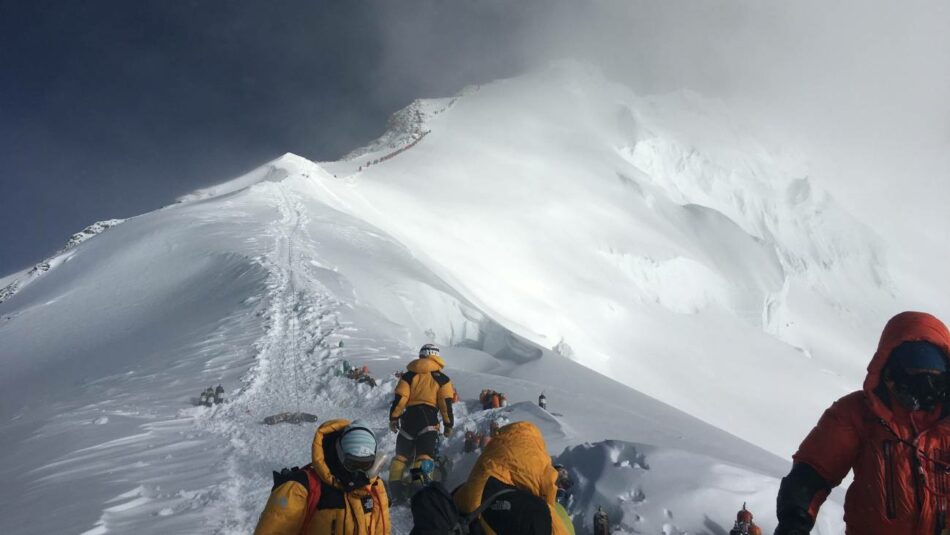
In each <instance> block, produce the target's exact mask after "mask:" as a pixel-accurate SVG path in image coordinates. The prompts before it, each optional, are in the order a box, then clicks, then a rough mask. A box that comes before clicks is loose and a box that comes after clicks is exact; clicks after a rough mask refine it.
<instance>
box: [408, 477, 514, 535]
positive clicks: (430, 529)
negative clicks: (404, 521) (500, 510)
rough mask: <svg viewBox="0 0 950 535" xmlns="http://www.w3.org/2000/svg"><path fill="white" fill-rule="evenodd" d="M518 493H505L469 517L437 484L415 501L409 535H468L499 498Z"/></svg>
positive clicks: (489, 500)
mask: <svg viewBox="0 0 950 535" xmlns="http://www.w3.org/2000/svg"><path fill="white" fill-rule="evenodd" d="M514 491H515V489H503V490H500V491H498V492H496V493H495V494H492V495H491V496H489V498H488V499H487V500H484V501H483V502H482V504H481V505H479V506H478V509H475V510H474V511H472V512H471V513H469V514H467V515H463V514H462V513H461V512H459V510H458V507H456V506H455V501H454V500H453V499H452V495H451V494H449V491H447V490H445V487H443V486H442V484H441V483H439V482H438V481H434V482H432V483H430V484H429V485H426V486H425V487H423V488H422V489H421V490H419V492H416V493H415V495H413V497H412V502H411V508H412V525H413V527H412V531H410V532H409V535H468V534H469V533H471V526H472V523H473V522H475V521H476V520H478V517H479V516H481V514H482V513H484V512H485V510H486V509H488V508H489V507H490V506H491V504H492V503H494V502H495V500H497V499H498V498H499V497H501V496H502V495H504V494H508V493H510V492H514Z"/></svg>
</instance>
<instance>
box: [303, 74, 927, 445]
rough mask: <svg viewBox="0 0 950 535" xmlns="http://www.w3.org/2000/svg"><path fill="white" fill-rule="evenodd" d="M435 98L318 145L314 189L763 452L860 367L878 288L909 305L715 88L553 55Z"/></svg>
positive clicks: (881, 261) (511, 315)
mask: <svg viewBox="0 0 950 535" xmlns="http://www.w3.org/2000/svg"><path fill="white" fill-rule="evenodd" d="M446 106H449V103H446V102H445V101H442V100H439V101H433V102H431V103H427V102H421V103H417V104H416V105H414V107H413V109H414V110H417V112H418V113H414V114H413V117H415V118H416V119H417V120H418V121H419V122H420V124H419V125H418V126H416V127H415V129H416V130H417V131H425V132H428V133H427V135H426V137H425V138H424V139H423V140H422V141H421V142H419V143H418V144H417V145H415V146H414V147H412V148H411V149H410V150H407V151H405V152H403V153H402V154H400V155H399V156H398V157H396V158H393V159H390V160H387V161H385V162H383V163H380V164H376V165H370V166H368V167H367V165H366V160H368V159H370V158H373V159H375V158H376V157H377V155H376V154H371V155H368V156H365V155H364V156H363V157H361V158H357V159H356V160H349V161H343V162H335V163H327V164H321V166H322V167H323V168H325V169H326V170H327V171H328V172H329V173H330V174H331V175H336V176H338V177H342V176H346V177H347V178H346V179H345V180H340V179H336V180H332V179H331V178H330V177H329V176H328V175H327V174H325V173H319V172H314V173H313V177H314V179H315V182H316V184H315V186H314V190H315V191H318V192H319V191H323V192H324V193H322V194H323V195H325V196H326V198H328V199H331V200H333V201H336V202H337V204H336V206H339V207H340V209H341V210H345V211H347V212H349V213H352V214H355V215H358V216H359V217H361V218H364V219H366V220H368V221H371V222H373V223H374V224H375V225H377V226H379V227H381V228H384V229H386V230H387V231H389V232H390V233H391V234H392V235H394V236H396V237H397V238H398V239H399V240H400V241H401V242H402V243H404V244H406V245H407V246H408V247H409V248H410V249H412V250H413V252H414V253H415V254H417V255H419V256H420V257H424V258H426V259H427V260H428V262H429V263H430V264H431V265H432V266H434V267H435V269H436V270H437V272H438V273H439V274H440V275H442V276H443V277H444V278H445V279H446V280H450V281H453V284H454V285H455V286H456V287H457V288H459V290H460V291H462V292H463V293H464V294H465V295H466V296H467V297H469V298H470V299H472V301H473V302H475V303H478V304H479V305H480V306H481V307H482V308H483V309H485V310H489V311H491V313H492V314H493V315H494V317H496V318H497V319H499V321H501V322H502V323H503V324H504V325H506V326H507V327H509V328H511V329H513V330H514V331H515V332H517V333H518V334H520V335H522V336H525V337H526V338H528V339H530V340H532V341H534V342H536V343H538V344H539V345H542V346H544V347H555V346H557V345H560V347H569V348H570V353H571V354H572V355H573V358H574V359H576V360H577V361H578V362H580V363H582V364H584V365H585V366H588V367H591V368H593V369H595V370H597V371H600V372H602V373H604V374H606V375H608V376H610V377H612V378H614V379H616V380H618V381H620V382H623V383H625V384H627V385H630V386H632V387H634V388H636V389H637V390H639V391H641V392H644V393H647V394H649V395H651V396H653V397H655V398H657V399H659V400H661V401H664V402H666V403H669V404H671V405H673V406H675V407H677V408H680V409H682V410H684V411H686V412H688V413H689V414H692V415H695V416H697V417H699V418H701V419H703V420H705V421H707V422H709V423H712V424H713V425H715V426H717V427H720V428H722V429H725V430H727V431H729V432H731V433H734V434H736V435H738V436H742V437H743V438H745V439H747V440H750V441H752V442H754V443H756V444H758V445H760V446H763V447H765V448H767V449H769V450H770V451H772V452H775V453H777V454H780V455H783V456H785V455H788V454H790V453H791V452H792V451H793V449H794V448H795V447H796V446H797V444H798V441H799V440H800V439H801V437H802V436H804V433H806V432H807V430H808V429H809V428H810V426H811V425H812V424H813V423H814V420H815V418H816V417H817V415H818V414H820V411H821V410H822V409H823V408H824V407H826V406H827V405H828V404H829V403H830V401H831V400H833V399H836V398H837V397H839V396H840V395H842V394H844V393H846V392H848V391H851V390H853V389H855V388H856V387H857V386H858V385H859V384H860V380H861V378H862V376H863V370H864V368H865V366H866V364H867V361H868V356H869V355H870V354H871V352H872V351H873V346H874V344H875V343H876V337H877V334H878V332H879V329H880V328H881V326H882V325H883V323H884V321H886V319H887V318H888V317H890V315H892V314H893V313H894V312H896V311H899V310H900V305H901V303H899V302H898V300H897V298H896V297H895V295H900V296H901V297H902V298H905V299H906V300H907V302H909V303H913V304H915V305H920V303H919V302H917V301H914V298H915V297H916V296H908V295H907V294H906V293H903V292H898V290H897V289H896V288H895V287H894V283H893V282H892V281H891V278H890V276H889V271H888V265H887V261H886V252H887V250H886V248H885V247H884V245H883V244H882V243H880V242H879V240H878V239H877V237H876V236H875V235H874V234H873V233H872V232H871V231H870V230H868V228H867V227H866V226H865V225H864V224H863V223H862V222H860V221H857V220H855V219H854V218H852V217H851V216H849V214H848V213H846V212H845V211H844V210H843V209H841V208H840V207H839V206H838V204H837V203H836V202H835V200H834V199H833V198H831V197H830V196H829V195H828V194H827V193H825V192H824V191H823V189H822V188H821V185H820V184H816V183H814V182H813V181H812V180H811V179H810V178H809V175H808V171H807V165H806V163H803V161H802V159H801V158H797V157H795V156H794V154H789V151H787V150H779V149H774V150H771V151H770V150H769V149H768V148H767V147H764V146H762V145H760V144H759V143H757V142H756V141H755V140H754V139H750V138H749V137H747V136H746V135H744V134H743V127H742V126H741V125H738V124H734V122H733V120H732V118H731V117H730V116H729V115H728V113H727V111H726V110H725V109H724V108H723V106H722V105H719V104H717V103H716V102H709V101H705V100H703V99H702V98H701V97H699V96H697V95H694V94H690V93H688V92H686V93H681V94H674V95H667V96H660V97H651V98H642V97H638V96H636V95H634V94H632V93H631V92H630V91H629V90H627V89H626V88H624V87H621V86H617V85H614V84H611V83H610V82H609V81H607V80H605V79H603V77H602V76H601V75H599V74H598V73H597V72H596V71H593V70H591V69H588V68H586V67H584V66H581V65H576V64H563V65H558V66H555V67H553V68H550V69H547V70H543V71H540V72H537V73H534V74H532V75H529V76H524V77H520V78H515V79H510V80H504V81H500V82H496V83H493V84H490V85H486V86H482V87H480V88H477V89H470V90H468V91H467V92H466V94H464V95H463V96H462V97H461V98H458V99H456V100H454V101H451V105H450V107H449V108H448V109H447V111H442V110H443V109H444V108H445V107H446ZM436 111H440V113H436ZM358 169H361V170H359V171H357V170H358ZM806 387H807V388H806ZM710 400H714V402H713V403H710ZM789 405H793V406H795V407H796V411H794V413H792V414H788V412H789V411H788V410H787V407H788V406H789ZM776 414H783V415H784V416H785V425H783V426H781V427H779V428H776V427H775V426H773V425H771V424H772V422H773V421H774V417H775V415H776Z"/></svg>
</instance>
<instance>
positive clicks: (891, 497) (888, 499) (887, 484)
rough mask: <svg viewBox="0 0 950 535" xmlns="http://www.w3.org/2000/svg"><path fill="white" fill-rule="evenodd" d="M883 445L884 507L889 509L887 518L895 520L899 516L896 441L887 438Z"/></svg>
mask: <svg viewBox="0 0 950 535" xmlns="http://www.w3.org/2000/svg"><path fill="white" fill-rule="evenodd" d="M881 447H882V448H884V507H885V508H886V509H887V518H888V519H889V520H894V519H895V518H897V496H896V489H895V483H896V482H895V480H894V477H895V474H894V442H893V441H891V440H885V441H884V443H883V444H882V446H881Z"/></svg>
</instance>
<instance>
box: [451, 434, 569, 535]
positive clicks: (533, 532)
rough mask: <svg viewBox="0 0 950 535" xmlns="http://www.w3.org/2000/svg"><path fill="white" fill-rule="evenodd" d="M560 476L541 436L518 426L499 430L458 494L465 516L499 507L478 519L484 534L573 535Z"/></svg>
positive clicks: (456, 503) (456, 501)
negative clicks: (559, 499) (486, 503)
mask: <svg viewBox="0 0 950 535" xmlns="http://www.w3.org/2000/svg"><path fill="white" fill-rule="evenodd" d="M558 477H559V474H558V471H557V469H555V468H554V465H553V464H551V457H550V455H549V454H548V451H547V446H546V445H545V443H544V437H542V436H541V430H540V429H538V428H537V426H535V425H534V424H532V423H531V422H515V423H512V424H508V425H506V426H504V427H502V428H501V429H499V430H498V434H497V436H495V438H494V439H492V441H491V442H490V443H489V444H488V446H487V447H486V448H485V451H484V452H482V454H481V456H479V458H478V461H476V462H475V466H474V468H472V471H471V473H470V474H469V476H468V481H466V482H465V484H463V485H462V486H461V487H459V488H458V490H457V491H456V492H455V496H454V499H455V505H456V506H458V509H459V511H460V512H462V514H470V513H472V512H474V511H476V510H477V509H478V508H479V506H480V505H482V502H483V501H485V500H492V501H493V505H492V506H490V507H488V508H487V509H485V512H483V513H482V514H481V516H480V517H479V518H478V519H476V523H477V524H478V526H477V527H476V526H473V527H476V528H480V529H481V531H473V533H487V534H497V535H573V534H574V526H573V525H572V524H571V520H570V518H569V517H568V516H567V512H566V511H565V510H564V508H563V507H561V504H559V503H557V481H558Z"/></svg>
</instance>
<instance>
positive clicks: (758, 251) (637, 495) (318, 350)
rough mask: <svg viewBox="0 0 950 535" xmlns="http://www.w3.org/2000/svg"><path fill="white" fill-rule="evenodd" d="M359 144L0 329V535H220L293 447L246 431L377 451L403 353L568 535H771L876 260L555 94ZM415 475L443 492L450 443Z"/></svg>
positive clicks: (828, 510) (253, 182) (107, 238)
mask: <svg viewBox="0 0 950 535" xmlns="http://www.w3.org/2000/svg"><path fill="white" fill-rule="evenodd" d="M389 126H390V130H389V132H388V133H387V135H385V136H383V137H382V138H381V139H380V140H379V141H378V142H377V143H374V144H371V145H370V146H369V147H366V148H364V149H361V150H358V151H355V152H354V153H352V154H351V155H350V156H349V157H348V158H347V159H345V160H342V161H340V162H332V163H320V164H316V163H312V162H309V161H307V160H304V159H302V158H299V157H296V156H293V155H287V156H284V157H282V158H280V159H278V160H276V161H274V162H272V163H270V164H268V165H265V166H263V167H261V168H260V169H257V170H255V171H253V172H251V173H249V174H248V175H245V176H244V177H240V178H238V179H236V180H235V181H232V182H229V183H226V184H222V185H220V186H216V187H213V188H207V189H205V190H201V191H198V192H195V193H193V194H191V195H188V196H186V197H184V198H183V199H182V202H180V203H178V204H175V205H172V206H170V207H167V208H165V209H162V210H158V211H156V212H152V213H149V214H145V215H142V216H139V217H135V218H131V219H129V220H126V221H125V222H123V223H122V224H120V225H115V226H113V227H111V228H108V229H106V230H104V231H102V232H101V233H100V234H98V235H96V236H95V237H93V238H91V239H88V240H86V241H85V242H84V243H81V244H79V245H78V246H76V247H74V248H72V249H70V253H69V255H68V257H67V258H64V259H63V260H62V261H61V262H58V263H56V265H55V266H52V267H51V269H49V270H46V271H44V272H43V273H42V274H41V275H39V276H36V277H32V278H30V280H29V284H25V285H22V286H21V287H19V288H18V290H17V292H16V293H15V295H12V296H11V297H9V298H8V299H7V300H6V301H5V302H3V303H2V304H0V362H2V364H3V370H4V372H3V374H2V376H0V381H2V383H0V403H2V405H0V418H2V420H0V422H2V423H0V426H2V427H0V447H2V451H3V452H4V454H3V456H2V458H0V475H2V476H3V477H4V480H5V482H6V484H5V485H4V490H3V491H2V496H0V508H2V510H0V532H3V533H52V532H78V533H132V532H135V533H196V532H202V533H207V532H212V533H249V532H250V531H251V530H252V529H253V525H254V522H255V521H256V517H257V514H258V513H259V511H260V509H261V507H262V506H263V503H264V500H265V499H266V495H267V493H268V491H269V490H270V483H269V480H270V471H271V470H272V469H277V468H280V467H282V466H288V465H297V464H302V463H305V462H306V461H307V456H308V454H309V442H310V440H311V438H312V434H313V426H308V425H303V426H291V425H283V426H263V425H260V423H259V422H260V421H261V419H263V418H264V417H265V416H268V415H270V414H274V413H278V412H282V411H294V410H301V411H306V412H311V413H314V414H317V415H319V416H320V418H321V419H324V418H330V417H338V416H342V417H360V418H364V419H368V420H369V421H370V422H371V425H374V426H376V427H378V428H379V429H380V433H381V436H384V437H385V438H384V446H385V449H386V450H387V451H390V452H391V450H392V447H393V443H394V439H393V437H392V435H389V434H388V433H385V432H384V431H383V430H384V428H385V424H386V410H387V407H388V403H389V402H390V400H391V396H392V389H393V387H394V379H393V378H392V372H394V371H396V370H398V369H400V368H402V367H403V366H405V364H406V363H407V362H408V360H409V359H410V358H411V357H412V355H413V354H414V351H415V350H416V349H417V348H418V346H420V345H421V344H422V343H425V342H427V341H430V340H434V341H435V342H436V343H438V344H441V345H442V346H443V347H445V348H446V349H445V351H444V353H445V358H446V361H447V362H448V369H447V372H448V373H449V374H450V375H451V376H452V378H453V379H454V381H455V382H456V384H457V386H458V388H459V390H460V392H461V395H462V398H463V400H465V402H466V403H465V404H464V405H463V406H461V407H460V410H459V413H460V420H461V421H460V423H459V428H460V429H462V428H464V427H466V426H468V427H470V428H471V427H472V426H475V425H476V424H478V423H480V424H481V425H485V424H486V422H487V418H489V417H490V415H488V414H486V413H483V412H481V411H478V410H477V407H476V406H475V404H474V403H473V400H474V399H475V398H476V397H477V394H478V392H479V391H480V390H481V389H482V388H489V387H490V388H494V389H495V390H499V391H504V392H506V393H507V394H508V397H509V399H510V400H511V401H512V406H510V407H508V408H507V409H504V410H502V411H501V412H502V413H504V416H505V418H507V419H509V420H512V421H513V420H519V419H530V420H532V421H534V422H536V423H537V424H538V425H539V426H540V427H541V428H542V430H543V431H544V432H545V436H546V439H547V440H548V444H549V449H550V452H551V453H552V455H555V456H559V458H560V459H561V460H564V461H568V462H569V464H570V465H571V469H572V471H573V473H574V475H575V476H576V478H577V479H578V481H579V485H578V489H577V492H576V493H575V497H574V502H573V508H572V512H574V513H575V514H576V518H577V521H578V522H589V515H590V511H591V510H592V509H593V508H596V506H597V505H603V506H605V507H606V508H607V509H608V510H609V511H611V512H612V513H613V517H614V519H615V520H616V522H617V524H618V525H619V526H620V528H621V529H623V530H625V531H627V532H645V533H680V532H685V531H688V532H689V533H712V534H716V533H723V532H725V531H728V527H730V524H731V519H732V518H734V516H733V515H734V513H735V511H736V509H737V508H738V507H740V506H741V504H742V502H748V503H749V505H750V508H752V509H753V511H755V512H756V515H757V518H758V519H759V520H761V524H762V525H763V526H764V527H765V529H766V531H769V530H771V529H772V528H773V527H774V519H773V516H774V499H775V493H776V489H777V485H778V478H779V477H781V476H782V475H784V473H785V472H786V471H787V470H788V467H789V465H788V461H787V458H788V455H789V454H790V453H791V452H792V451H793V450H794V449H795V447H796V446H797V444H798V442H799V441H800V440H801V438H802V437H803V436H804V435H805V433H807V431H808V429H809V428H810V426H811V425H813V423H814V422H815V421H816V419H817V417H818V416H819V414H820V413H821V410H823V409H824V408H825V407H826V406H827V405H828V404H829V403H830V402H831V400H833V399H835V398H836V397H838V396H840V395H842V394H843V393H845V392H848V391H850V390H853V389H855V388H858V386H859V385H860V381H861V378H862V376H863V368H864V367H865V366H866V363H867V360H868V358H869V355H870V353H871V351H873V346H874V344H875V342H876V336H877V334H878V332H879V330H880V328H881V326H882V324H883V321H885V320H886V319H887V317H889V315H891V314H892V313H893V312H895V311H897V310H899V309H901V308H904V307H905V306H904V305H905V304H906V303H908V302H911V303H913V302H914V301H913V300H912V299H910V298H907V295H906V292H905V291H903V290H904V289H903V288H902V287H901V286H900V284H901V283H900V281H899V280H895V279H894V277H893V276H892V275H891V273H892V270H891V269H890V267H889V264H888V257H887V252H888V249H887V246H886V244H883V243H881V242H880V241H879V240H878V239H877V238H876V237H875V235H874V234H873V233H872V232H871V231H869V230H868V228H867V227H866V225H865V224H864V223H862V222H861V221H857V220H856V219H854V218H853V217H851V216H850V215H849V214H847V213H845V212H844V211H843V210H842V209H841V208H839V205H838V204H837V203H836V202H835V200H834V199H833V198H831V197H830V196H829V195H827V194H826V193H824V191H823V190H822V188H821V185H820V184H817V183H815V182H814V181H813V180H812V179H810V177H809V175H808V170H807V166H806V165H805V164H803V163H802V162H801V161H799V160H797V159H796V158H794V157H790V156H788V155H787V154H784V153H780V152H778V151H773V150H771V149H769V148H767V147H763V146H760V145H758V144H757V143H756V142H755V141H754V140H751V139H748V138H746V137H745V136H744V135H743V132H742V128H741V127H740V126H737V125H734V124H732V123H731V121H730V119H729V116H728V113H726V112H725V111H724V110H723V109H722V107H721V106H719V105H717V104H716V103H714V102H708V101H705V100H704V99H702V98H701V97H699V96H696V95H692V94H689V93H683V94H676V95H669V96H663V97H651V98H643V97H638V96H635V95H633V94H632V93H630V92H629V91H628V90H626V89H624V88H622V87H619V86H615V85H612V84H611V83H609V82H607V81H605V80H603V79H602V78H601V77H600V75H598V74H597V73H596V72H591V71H589V70H588V69H586V68H584V67H581V66H577V65H561V66H558V67H555V68H552V69H548V70H544V71H540V72H537V73H534V74H531V75H528V76H524V77H521V78H516V79H511V80H504V81H500V82H496V83H493V84H489V85H485V86H482V87H476V88H470V89H468V90H466V91H465V92H463V94H461V95H460V96H459V97H457V98H453V99H440V100H434V101H420V102H418V103H415V104H414V105H413V106H411V107H410V108H408V109H407V110H406V111H405V112H402V113H401V114H397V116H396V117H394V119H393V121H392V122H391V123H390V125H389ZM105 215H107V214H104V216H105ZM22 277H24V274H16V275H14V276H11V277H5V278H3V279H2V282H3V285H4V286H7V285H9V284H12V283H14V282H15V281H17V280H21V279H22ZM895 296H901V299H904V301H900V302H899V301H898V298H897V297H895ZM912 297H915V296H911V298H912ZM920 302H921V303H924V304H926V301H923V300H922V301H920ZM554 348H556V351H554V350H553V349H554ZM343 358H345V359H348V360H349V361H350V362H352V363H354V364H359V365H362V364H367V365H369V366H370V368H371V370H372V372H373V374H374V375H375V376H376V377H377V378H380V379H381V381H382V382H381V385H380V386H379V387H377V388H376V389H370V388H369V387H367V386H365V385H361V386H356V385H354V384H353V383H352V382H349V381H347V380H346V379H343V378H339V377H336V376H335V375H334V373H333V371H332V370H333V368H334V366H336V365H337V364H338V362H339V360H340V359H343ZM597 372H600V373H603V374H604V375H606V376H608V377H610V378H609V379H608V378H607V377H604V376H603V375H600V374H598V373H597ZM219 383H221V384H222V385H223V386H224V387H225V388H226V390H227V392H228V397H229V402H228V403H227V404H225V405H221V406H217V407H214V408H204V407H197V406H195V405H194V398H196V397H197V395H198V394H199V393H200V391H201V390H202V389H204V388H206V387H207V386H209V385H217V384H219ZM541 391H544V393H545V394H546V396H547V397H548V400H549V409H550V411H551V413H548V412H545V411H541V410H540V409H538V408H537V407H536V406H535V405H534V402H535V401H536V399H537V396H538V394H540V393H541ZM605 440H606V441H607V442H604V441H605ZM445 451H447V452H448V454H449V455H450V457H452V458H453V459H454V460H455V471H454V473H453V475H452V478H451V479H452V481H453V482H454V481H459V480H460V478H462V477H464V475H465V470H466V469H467V467H468V466H470V465H471V463H472V461H473V460H474V457H473V456H471V455H469V456H466V455H464V454H462V453H461V433H459V434H458V436H456V437H455V438H454V439H453V440H451V441H449V442H448V443H447V444H446V445H445ZM51 504H55V506H51ZM395 516H396V518H395V523H396V526H397V528H399V529H400V530H401V531H400V532H407V531H408V528H407V526H408V518H407V512H406V510H405V509H397V510H396V512H395ZM840 516H841V509H840V506H838V505H837V504H836V503H829V504H827V505H826V506H825V508H824V509H823V515H822V518H821V522H820V527H821V532H822V533H825V534H826V535H828V534H833V533H841V532H842V531H843V528H842V526H841V522H840Z"/></svg>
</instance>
